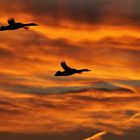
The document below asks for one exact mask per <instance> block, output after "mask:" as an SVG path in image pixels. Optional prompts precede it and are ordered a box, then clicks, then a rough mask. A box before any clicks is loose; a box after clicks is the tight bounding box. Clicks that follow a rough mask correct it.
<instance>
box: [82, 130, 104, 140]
mask: <svg viewBox="0 0 140 140" xmlns="http://www.w3.org/2000/svg"><path fill="white" fill-rule="evenodd" d="M105 134H106V132H105V131H103V132H100V133H97V134H95V135H93V136H92V137H90V138H87V139H85V140H102V137H103V136H104V135H105Z"/></svg>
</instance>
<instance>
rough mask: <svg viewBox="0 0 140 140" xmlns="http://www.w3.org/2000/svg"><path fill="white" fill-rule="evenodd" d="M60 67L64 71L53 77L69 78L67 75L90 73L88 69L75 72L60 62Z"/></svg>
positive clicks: (75, 70)
mask: <svg viewBox="0 0 140 140" xmlns="http://www.w3.org/2000/svg"><path fill="white" fill-rule="evenodd" d="M61 66H62V68H63V69H64V71H57V72H56V74H55V76H69V75H73V74H76V73H79V74H80V73H82V72H87V71H90V70H88V69H80V70H77V69H73V68H70V67H69V66H68V65H67V64H66V63H65V62H61Z"/></svg>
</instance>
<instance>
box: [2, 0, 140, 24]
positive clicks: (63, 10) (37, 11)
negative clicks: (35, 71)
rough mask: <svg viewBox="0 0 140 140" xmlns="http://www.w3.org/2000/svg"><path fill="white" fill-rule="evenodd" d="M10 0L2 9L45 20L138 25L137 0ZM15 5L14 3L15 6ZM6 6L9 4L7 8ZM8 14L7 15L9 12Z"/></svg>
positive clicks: (45, 22) (139, 17) (45, 21)
mask: <svg viewBox="0 0 140 140" xmlns="http://www.w3.org/2000/svg"><path fill="white" fill-rule="evenodd" d="M27 2H28V5H26V1H21V0H20V1H18V0H14V1H13V5H12V6H11V5H10V4H9V3H10V2H9V0H5V1H4V2H1V3H0V4H1V7H2V10H3V13H6V12H7V14H8V13H10V14H11V15H12V16H14V15H15V14H16V15H18V13H17V12H19V13H20V14H21V13H24V14H25V13H26V15H32V17H33V19H36V20H38V22H42V23H43V24H46V25H47V24H51V25H61V23H62V22H63V21H69V22H72V23H76V24H91V25H93V24H94V25H95V24H107V25H117V26H120V25H127V26H130V25H132V26H135V25H139V19H140V14H139V13H140V12H139V5H140V3H139V1H138V0H128V1H127V2H126V1H121V0H117V1H116V0H94V1H93V0H87V1H85V0H77V1H74V0H51V1H46V0H30V1H27ZM14 5H15V6H14ZM3 7H8V8H7V9H5V8H3ZM10 14H8V16H9V15H10Z"/></svg>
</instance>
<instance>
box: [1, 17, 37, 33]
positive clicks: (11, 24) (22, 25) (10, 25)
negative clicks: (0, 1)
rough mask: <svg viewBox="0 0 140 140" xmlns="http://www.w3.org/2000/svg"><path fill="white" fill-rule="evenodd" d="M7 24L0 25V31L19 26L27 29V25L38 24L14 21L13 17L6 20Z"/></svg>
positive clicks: (14, 28)
mask: <svg viewBox="0 0 140 140" xmlns="http://www.w3.org/2000/svg"><path fill="white" fill-rule="evenodd" d="M7 22H8V25H7V26H1V27H0V31H6V30H16V29H19V28H24V29H28V27H29V26H37V25H38V24H35V23H27V24H24V23H20V22H15V19H13V18H11V19H9V20H8V21H7Z"/></svg>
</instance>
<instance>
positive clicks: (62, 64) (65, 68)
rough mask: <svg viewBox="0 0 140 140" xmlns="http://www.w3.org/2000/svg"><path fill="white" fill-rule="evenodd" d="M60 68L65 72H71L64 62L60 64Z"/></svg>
mask: <svg viewBox="0 0 140 140" xmlns="http://www.w3.org/2000/svg"><path fill="white" fill-rule="evenodd" d="M61 66H62V68H63V69H64V70H65V71H68V70H71V69H72V68H70V67H69V66H68V65H67V64H66V63H65V62H64V61H63V62H61Z"/></svg>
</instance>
